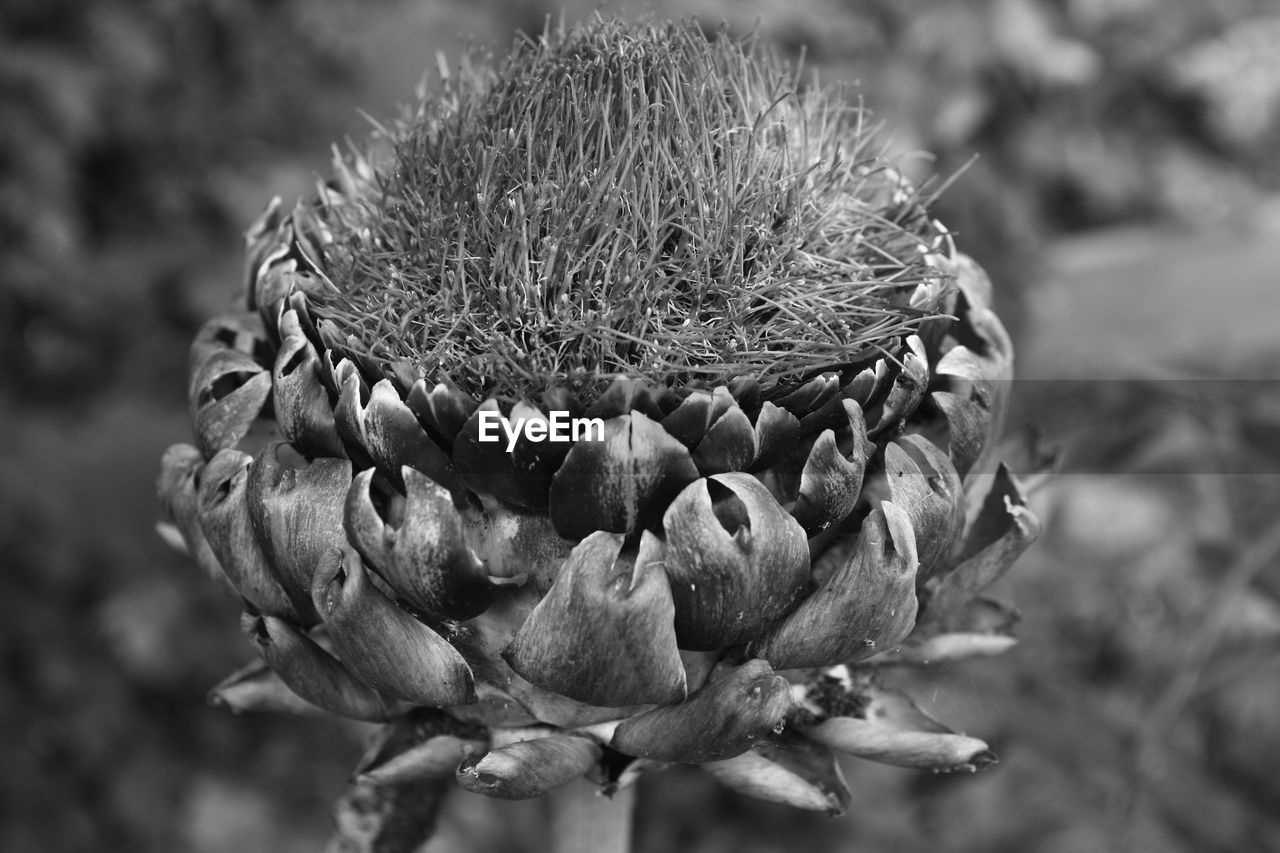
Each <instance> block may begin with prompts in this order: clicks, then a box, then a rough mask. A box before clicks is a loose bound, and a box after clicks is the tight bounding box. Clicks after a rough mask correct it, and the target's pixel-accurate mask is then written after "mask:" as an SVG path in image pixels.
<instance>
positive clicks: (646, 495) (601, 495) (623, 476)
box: [549, 412, 698, 539]
mask: <svg viewBox="0 0 1280 853" xmlns="http://www.w3.org/2000/svg"><path fill="white" fill-rule="evenodd" d="M697 478H698V469H697V468H696V467H695V466H694V464H693V459H692V458H691V457H690V456H689V451H688V450H686V449H685V447H684V445H683V444H681V443H680V442H678V441H676V440H675V439H674V438H672V437H671V436H670V435H668V434H667V432H666V430H664V429H663V428H662V427H661V426H659V425H658V424H657V423H654V422H653V421H652V420H650V419H649V418H648V417H647V416H646V415H644V414H643V413H641V412H631V413H629V414H625V415H619V416H617V417H614V418H610V419H609V420H606V421H605V422H604V440H603V441H579V442H576V443H575V444H574V445H573V447H572V448H571V449H570V450H569V454H568V455H567V456H566V457H565V460H564V462H563V463H562V464H561V465H560V469H559V470H558V471H556V473H555V476H554V477H552V479H551V492H550V501H549V508H550V511H551V522H552V524H554V525H555V528H556V531H557V532H559V534H560V535H561V536H564V537H565V538H568V539H583V538H585V537H586V536H588V535H590V534H591V533H594V532H595V531H597V530H605V531H608V532H610V533H622V534H625V535H626V536H628V537H630V536H631V535H633V534H635V533H636V532H638V531H640V530H642V529H644V528H646V527H649V526H650V525H652V524H653V523H655V522H656V521H657V520H658V519H659V518H660V517H661V513H662V510H663V508H664V507H666V506H667V504H668V503H669V502H670V501H671V499H672V498H673V497H675V495H676V494H677V493H678V492H679V490H680V489H682V488H683V487H684V486H685V485H687V484H688V483H690V482H692V481H693V480H696V479H697Z"/></svg>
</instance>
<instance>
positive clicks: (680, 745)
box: [609, 660, 791, 763]
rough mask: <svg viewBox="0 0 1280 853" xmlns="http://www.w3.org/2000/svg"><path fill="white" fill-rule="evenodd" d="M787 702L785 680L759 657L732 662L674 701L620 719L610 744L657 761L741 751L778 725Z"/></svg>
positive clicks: (703, 758)
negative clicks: (735, 664)
mask: <svg viewBox="0 0 1280 853" xmlns="http://www.w3.org/2000/svg"><path fill="white" fill-rule="evenodd" d="M790 708H791V690H790V686H789V685H788V684H787V680H786V679H785V678H782V677H781V676H778V675H774V674H773V669H772V668H771V667H770V666H769V664H767V663H766V662H764V661H762V660H752V661H748V662H747V663H745V664H743V665H742V666H739V667H735V668H733V669H732V670H730V671H729V672H728V673H726V674H725V675H724V676H722V677H721V678H719V679H713V680H712V681H710V682H708V683H707V684H705V685H703V686H702V687H701V688H700V689H699V690H696V691H694V692H693V693H692V694H690V696H689V698H688V699H687V700H685V701H684V702H683V703H682V704H679V705H664V706H662V707H658V708H654V709H653V710H651V711H645V712H643V713H640V714H636V715H635V716H633V717H629V718H628V719H626V720H623V721H622V723H621V724H620V725H619V726H618V728H617V730H616V731H615V732H614V734H613V738H612V740H611V741H610V744H609V745H610V746H612V747H613V748H614V749H616V750H618V751H619V752H623V753H625V754H627V755H634V756H637V757H639V758H649V759H656V760H658V761H680V762H688V763H702V762H706V761H722V760H724V759H726V758H732V757H733V756H735V755H741V754H742V753H743V752H746V751H747V750H748V749H749V748H750V747H751V744H752V743H753V742H754V741H755V740H757V739H758V738H760V737H763V736H764V735H765V734H766V733H768V732H770V731H773V730H774V729H775V728H777V727H778V726H779V725H781V723H782V721H783V719H784V718H785V717H786V714H787V711H788V710H790Z"/></svg>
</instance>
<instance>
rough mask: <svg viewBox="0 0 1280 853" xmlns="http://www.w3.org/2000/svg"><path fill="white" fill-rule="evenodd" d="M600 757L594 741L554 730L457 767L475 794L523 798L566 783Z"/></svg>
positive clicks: (464, 783)
mask: <svg viewBox="0 0 1280 853" xmlns="http://www.w3.org/2000/svg"><path fill="white" fill-rule="evenodd" d="M599 760H600V747H599V746H598V745H596V743H595V741H592V740H589V739H587V738H584V737H576V736H574V735H564V734H551V735H547V736H546V737H540V738H535V739H533V740H524V741H520V742H519V743H513V744H510V745H509V746H504V747H501V748H499V749H495V750H492V751H491V752H489V753H487V754H486V755H484V756H482V757H479V758H477V757H474V756H472V757H470V758H467V759H465V760H464V761H463V762H462V764H461V765H460V766H459V767H458V771H457V778H458V784H459V785H461V786H462V787H464V788H466V789H467V790H468V791H471V792H473V793H476V794H488V795H489V796H490V797H498V798H500V799H504V800H524V799H528V798H530V797H537V796H540V795H542V794H545V793H547V792H548V791H550V790H552V789H554V788H559V787H560V786H561V785H567V784H568V783H570V782H572V781H573V780H574V779H577V778H580V777H581V776H583V775H584V774H585V773H586V772H587V771H588V770H590V769H591V768H592V767H594V766H595V765H596V763H597V762H599Z"/></svg>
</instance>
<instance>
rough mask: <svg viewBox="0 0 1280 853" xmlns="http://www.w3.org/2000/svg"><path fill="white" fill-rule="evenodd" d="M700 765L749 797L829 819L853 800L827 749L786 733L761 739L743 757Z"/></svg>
mask: <svg viewBox="0 0 1280 853" xmlns="http://www.w3.org/2000/svg"><path fill="white" fill-rule="evenodd" d="M701 766H702V769H703V770H705V771H706V772H707V773H709V774H710V775H711V776H712V777H714V778H715V779H716V780H717V781H719V782H721V783H722V784H724V785H727V786H728V787H730V788H732V789H733V790H735V791H737V792H738V793H741V794H746V795H747V796H748V797H755V798H756V799H758V800H766V801H768V802H772V803H781V804H783V805H786V806H792V807H794V808H798V809H804V810H805V811H811V812H823V813H825V814H828V815H830V816H832V817H836V816H838V815H842V814H844V812H845V809H846V808H848V806H849V800H850V799H851V795H850V793H849V788H848V786H847V785H846V784H845V780H844V775H843V774H842V773H841V772H840V765H839V764H837V763H836V760H835V757H834V756H833V755H832V754H831V751H830V750H828V749H826V748H825V747H823V746H820V745H818V744H816V743H814V742H813V741H811V740H808V739H806V738H804V737H801V736H800V735H797V734H795V733H793V732H789V731H784V732H782V733H781V734H776V735H775V734H770V735H769V736H767V737H764V738H761V739H760V740H757V741H756V742H755V743H754V744H752V746H751V749H749V750H747V751H746V752H744V753H742V754H741V755H736V756H734V757H733V758H726V759H724V760H723V761H710V762H707V763H705V764H703V765H701Z"/></svg>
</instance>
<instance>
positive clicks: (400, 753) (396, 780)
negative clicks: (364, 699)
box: [355, 708, 489, 785]
mask: <svg viewBox="0 0 1280 853" xmlns="http://www.w3.org/2000/svg"><path fill="white" fill-rule="evenodd" d="M488 747H489V742H488V738H487V737H485V736H484V735H483V730H482V729H480V728H479V727H478V726H471V725H467V724H465V723H460V722H459V721H458V720H456V719H454V718H453V717H451V716H450V715H448V714H446V713H444V712H443V711H437V710H434V709H431V708H414V709H413V710H411V711H409V712H408V713H406V714H403V715H401V716H399V717H397V718H395V719H394V720H393V721H392V722H391V723H390V724H389V725H386V726H384V727H383V728H382V729H381V730H380V731H379V732H378V735H377V737H376V738H375V739H374V740H373V742H372V743H371V744H370V746H369V748H368V749H367V750H366V751H365V754H364V756H363V757H362V758H361V759H360V763H359V764H358V765H356V770H355V775H356V781H357V782H359V783H361V784H366V785H403V784H406V783H409V782H421V781H425V780H429V779H446V778H450V777H452V776H453V774H454V772H455V771H456V770H457V768H458V764H459V763H460V762H462V761H463V759H465V758H467V757H468V756H471V755H476V754H479V753H482V752H484V751H485V750H486V749H488Z"/></svg>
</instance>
